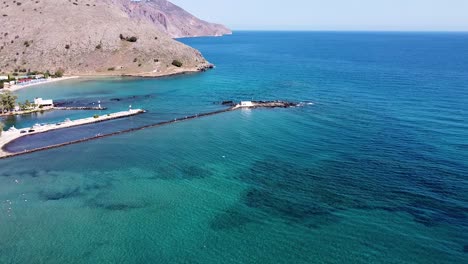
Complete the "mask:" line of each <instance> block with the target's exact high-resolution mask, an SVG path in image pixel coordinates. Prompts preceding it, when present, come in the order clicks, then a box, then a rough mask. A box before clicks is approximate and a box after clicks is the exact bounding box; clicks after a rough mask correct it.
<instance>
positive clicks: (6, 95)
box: [0, 91, 18, 113]
mask: <svg viewBox="0 0 468 264" xmlns="http://www.w3.org/2000/svg"><path fill="white" fill-rule="evenodd" d="M16 99H18V96H16V95H14V94H12V93H11V92H10V91H5V92H3V93H2V94H1V95H0V109H1V110H2V113H5V111H13V110H14V109H15V105H16Z"/></svg>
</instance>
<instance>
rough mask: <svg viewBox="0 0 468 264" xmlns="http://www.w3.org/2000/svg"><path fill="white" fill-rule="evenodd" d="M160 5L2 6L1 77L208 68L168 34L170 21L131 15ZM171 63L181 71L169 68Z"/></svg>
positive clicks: (106, 0)
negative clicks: (28, 73) (176, 63)
mask: <svg viewBox="0 0 468 264" xmlns="http://www.w3.org/2000/svg"><path fill="white" fill-rule="evenodd" d="M159 2H160V1H158V2H151V1H150V2H144V3H143V1H142V3H131V2H130V0H128V1H127V0H39V1H22V0H16V1H13V0H5V1H1V2H0V25H1V26H0V72H12V71H14V70H15V69H17V70H23V69H26V70H31V71H46V70H49V71H51V72H53V71H55V70H57V69H59V68H62V69H64V70H65V73H66V74H78V75H86V74H89V75H94V74H98V75H99V74H102V75H121V74H129V75H145V76H159V75H167V74H175V73H179V72H184V71H197V70H201V69H204V68H206V67H208V65H209V64H208V62H207V61H206V60H205V59H204V58H203V56H202V55H201V54H200V53H199V52H198V51H197V50H195V49H192V48H190V47H188V46H186V45H184V44H182V43H180V42H177V41H175V40H173V39H172V38H171V36H170V35H168V34H167V33H166V32H170V30H169V29H171V30H175V29H174V28H175V26H174V25H175V24H174V22H170V21H173V20H171V19H172V18H171V16H169V15H166V16H165V17H166V18H165V19H163V17H164V15H161V16H160V18H159V20H157V21H163V22H164V21H166V24H165V25H166V26H165V27H167V28H168V30H163V29H161V26H160V25H159V26H158V25H157V23H156V22H155V21H153V20H152V19H151V16H144V15H143V16H140V15H135V14H136V12H133V11H129V10H140V11H141V12H142V14H145V12H144V9H145V8H153V7H152V5H155V6H156V4H158V3H159ZM164 2H166V1H164ZM166 5H167V6H171V7H172V8H175V9H177V8H176V7H174V6H173V5H170V4H169V3H167V4H166ZM151 10H152V9H151ZM140 11H139V12H140ZM147 14H149V13H148V12H147ZM174 16H175V15H174ZM158 23H160V22H158ZM161 25H163V24H161ZM174 36H175V35H174ZM132 37H135V38H132ZM174 60H178V61H180V62H181V63H182V67H176V66H174V65H172V62H173V61H174Z"/></svg>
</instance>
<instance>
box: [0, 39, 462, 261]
mask: <svg viewBox="0 0 468 264" xmlns="http://www.w3.org/2000/svg"><path fill="white" fill-rule="evenodd" d="M181 41H183V42H185V43H187V44H189V45H191V46H194V47H195V48H198V49H200V50H201V51H202V52H203V54H204V55H205V56H206V57H207V58H208V59H209V60H210V61H211V62H213V63H215V64H216V65H217V68H216V69H215V70H212V71H209V72H206V73H203V74H196V75H187V76H179V77H172V78H163V79H144V80H141V79H102V80H77V81H70V82H63V83H56V84H52V85H50V86H44V87H35V88H30V89H25V90H22V91H20V92H19V95H20V97H21V98H22V99H26V98H33V97H35V96H41V97H45V98H54V99H55V100H60V101H64V102H75V103H76V104H79V105H83V104H89V105H92V103H96V102H97V101H98V100H100V101H102V104H103V106H107V107H109V109H108V110H106V111H104V112H96V113H98V114H105V113H107V112H115V111H121V110H123V109H126V108H128V106H129V105H130V104H131V105H132V106H133V107H134V108H145V109H147V110H148V111H149V112H148V113H147V114H145V115H141V116H136V117H132V118H130V119H124V120H117V121H112V122H109V123H107V124H105V123H104V124H99V125H93V126H89V127H87V128H86V129H70V130H68V131H67V133H60V132H54V133H52V134H50V135H51V136H50V137H44V136H37V137H31V138H26V139H24V140H20V141H18V142H16V143H15V144H13V145H11V146H9V147H10V148H12V149H17V150H22V149H26V148H29V147H31V146H35V145H48V144H54V143H57V142H60V141H63V140H70V139H78V138H81V137H84V136H87V135H93V134H95V133H101V132H111V131H116V130H120V129H125V128H129V127H138V126H141V125H146V124H151V123H155V122H159V121H164V120H171V119H174V118H177V117H183V116H186V115H192V114H197V113H203V112H209V111H213V110H219V109H222V108H223V107H222V106H220V105H219V104H216V102H219V101H222V100H231V99H232V100H242V99H251V98H253V99H260V100H261V99H265V100H268V99H274V100H276V99H282V100H292V101H297V102H313V103H314V104H313V105H306V106H304V107H298V108H291V109H274V110H265V109H263V110H262V109H259V110H252V111H236V112H229V113H224V114H221V115H216V116H211V117H207V118H201V119H196V120H191V121H188V122H180V123H175V124H172V125H169V126H164V127H158V128H154V129H147V130H143V131H139V132H136V133H131V134H125V135H121V136H116V137H111V138H106V139H102V140H96V141H91V142H87V143H83V144H79V145H72V146H67V147H63V148H59V149H54V150H50V151H45V152H40V153H35V154H31V155H27V156H21V157H16V158H12V159H7V160H1V161H0V263H63V262H69V263H90V262H94V263H115V262H121V263H142V262H153V263H154V262H156V263H465V262H467V260H468V225H467V223H468V179H467V172H468V162H467V161H468V124H467V123H466V117H467V116H468V106H467V102H468V75H467V74H466V72H468V46H467V45H466V43H468V35H467V34H441V33H437V34H436V33H434V34H423V33H307V32H295V33H285V32H237V33H236V34H234V35H233V36H228V37H223V38H199V39H183V40H181ZM92 114H94V112H91V113H90V112H79V111H76V112H51V113H44V114H42V115H38V116H29V117H23V118H21V119H11V120H6V121H7V123H8V124H9V125H15V126H16V127H25V126H29V125H32V124H35V123H49V122H58V121H62V120H63V119H65V118H67V117H70V118H72V119H74V118H80V117H87V116H90V115H92ZM38 142H39V143H38Z"/></svg>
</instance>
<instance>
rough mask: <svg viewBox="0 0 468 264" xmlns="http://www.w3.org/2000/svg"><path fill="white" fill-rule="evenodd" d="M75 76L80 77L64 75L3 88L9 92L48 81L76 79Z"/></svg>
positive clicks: (47, 82)
mask: <svg viewBox="0 0 468 264" xmlns="http://www.w3.org/2000/svg"><path fill="white" fill-rule="evenodd" d="M77 78H80V76H66V77H60V78H51V79H46V81H43V82H37V83H30V84H25V85H18V84H15V85H13V86H11V87H10V88H6V89H4V90H8V91H10V92H16V91H19V90H21V89H24V88H28V87H31V86H37V85H45V84H50V83H55V82H60V81H66V80H72V79H77Z"/></svg>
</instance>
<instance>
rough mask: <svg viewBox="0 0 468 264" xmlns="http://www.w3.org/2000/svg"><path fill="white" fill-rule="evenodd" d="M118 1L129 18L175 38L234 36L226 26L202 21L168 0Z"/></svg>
mask: <svg viewBox="0 0 468 264" xmlns="http://www.w3.org/2000/svg"><path fill="white" fill-rule="evenodd" d="M117 1H119V2H121V3H122V5H123V6H124V8H125V12H126V13H127V14H128V15H129V16H131V17H133V18H138V19H147V20H149V21H150V22H151V23H153V24H154V25H155V26H157V27H158V28H159V29H160V30H162V31H164V32H166V33H168V34H169V35H170V36H172V37H174V38H181V37H200V36H222V35H228V34H232V32H231V30H229V29H228V28H226V27H225V26H223V25H219V24H213V23H209V22H206V21H203V20H200V19H198V18H196V17H195V16H193V15H192V14H190V13H188V12H187V11H185V10H184V9H182V8H180V7H178V6H176V5H174V4H172V3H171V2H169V1H166V0H141V1H129V0H117Z"/></svg>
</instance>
